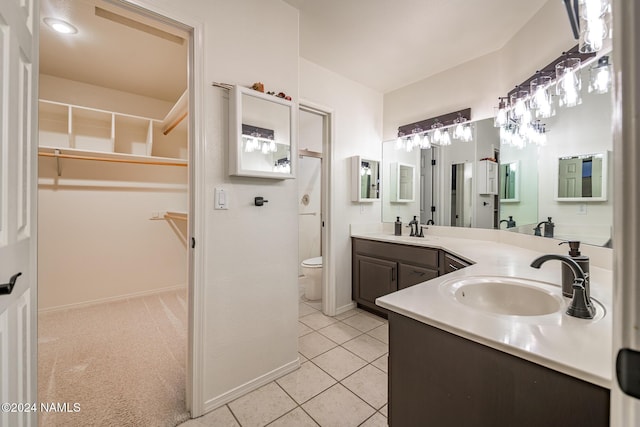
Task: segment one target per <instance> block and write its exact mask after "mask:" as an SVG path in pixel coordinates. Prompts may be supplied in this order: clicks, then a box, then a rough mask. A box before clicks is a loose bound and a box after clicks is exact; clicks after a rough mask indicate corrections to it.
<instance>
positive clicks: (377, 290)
mask: <svg viewBox="0 0 640 427" xmlns="http://www.w3.org/2000/svg"><path fill="white" fill-rule="evenodd" d="M352 249H353V264H352V276H353V277H352V291H353V299H354V300H355V301H356V302H357V303H358V304H359V305H360V306H363V307H364V308H367V309H369V310H373V311H376V312H378V313H384V312H385V310H384V309H382V308H380V307H378V306H377V305H376V304H375V301H376V298H378V297H381V296H383V295H386V294H390V293H391V292H395V291H397V290H399V289H404V288H408V287H409V286H413V285H416V284H418V283H422V282H424V281H427V280H430V279H433V278H434V277H438V275H439V263H440V255H439V250H438V249H432V248H424V247H420V246H410V245H401V244H396V243H385V242H378V241H373V240H366V239H357V238H353V239H352Z"/></svg>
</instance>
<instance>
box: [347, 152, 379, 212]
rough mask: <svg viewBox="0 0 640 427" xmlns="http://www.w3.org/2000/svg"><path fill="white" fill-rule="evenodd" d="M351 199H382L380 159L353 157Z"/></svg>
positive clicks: (357, 200)
mask: <svg viewBox="0 0 640 427" xmlns="http://www.w3.org/2000/svg"><path fill="white" fill-rule="evenodd" d="M351 177H352V178H351V200H352V201H354V202H374V201H377V200H380V161H379V160H372V159H364V158H362V157H360V156H353V157H352V158H351Z"/></svg>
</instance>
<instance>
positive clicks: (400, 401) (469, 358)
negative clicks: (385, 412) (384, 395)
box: [352, 227, 612, 427]
mask: <svg viewBox="0 0 640 427" xmlns="http://www.w3.org/2000/svg"><path fill="white" fill-rule="evenodd" d="M440 229H449V230H450V229H451V228H448V227H441V228H440ZM438 230H439V228H438V227H430V229H429V232H428V233H427V236H426V237H425V238H414V237H407V236H401V237H397V236H393V235H391V233H389V232H362V233H359V232H354V231H353V230H352V238H353V257H354V268H353V269H354V298H360V300H358V303H359V304H361V305H362V306H363V307H366V304H365V300H362V296H363V295H362V294H360V295H356V294H355V291H356V289H359V291H360V292H362V291H363V290H364V289H366V288H367V285H368V283H365V279H364V277H365V275H366V274H369V273H367V272H365V271H366V270H367V269H368V268H369V267H370V264H369V262H372V263H376V262H378V261H384V262H386V263H387V264H385V265H386V269H384V268H383V269H377V270H376V273H372V274H371V279H372V280H373V278H375V279H376V280H382V279H383V278H385V277H386V278H387V280H388V281H389V282H388V283H387V285H388V286H387V288H384V287H383V286H381V287H380V288H379V291H378V293H383V292H384V291H387V290H388V291H390V292H391V293H387V294H386V295H384V296H380V297H378V298H377V299H376V300H375V303H376V305H377V306H378V307H380V308H382V309H384V310H385V312H386V314H387V315H388V319H389V425H390V426H396V427H397V426H402V427H404V426H422V425H437V426H485V425H490V426H514V425H518V426H523V425H524V426H541V425H582V426H606V425H608V424H609V394H610V392H609V389H610V387H611V381H612V356H611V341H612V337H611V330H612V319H611V317H612V316H611V315H610V307H611V283H612V275H611V271H610V269H605V268H602V267H601V266H595V265H593V264H592V269H591V279H592V281H591V284H592V296H593V297H594V298H595V300H596V302H597V305H598V313H599V314H598V315H597V316H596V318H595V319H592V320H584V319H576V318H573V317H570V316H567V315H566V314H564V311H565V309H566V305H568V303H569V299H565V298H564V297H562V292H561V288H560V286H559V285H560V283H561V268H560V263H556V264H557V265H553V264H552V263H549V265H548V266H547V265H545V266H544V267H543V268H542V269H540V270H536V269H533V268H531V267H530V266H529V264H530V263H531V261H533V260H534V259H535V258H537V257H538V256H540V255H542V254H543V253H551V252H554V251H556V252H558V251H557V248H556V247H557V244H556V243H553V242H550V243H548V242H546V241H544V240H543V239H537V240H530V241H524V240H523V239H535V238H533V237H530V236H520V237H517V236H516V237H514V235H513V234H512V233H508V232H505V231H499V230H482V231H480V230H479V231H471V230H469V229H467V230H465V231H464V234H462V232H460V231H455V233H457V235H456V236H455V237H452V236H451V235H446V234H444V233H446V232H448V231H446V232H442V233H439V232H438ZM461 236H464V237H472V238H473V239H472V238H461ZM545 240H549V239H545ZM539 242H542V246H541V244H538V243H539ZM530 243H532V244H530ZM536 244H538V245H537V246H536ZM547 244H548V245H549V246H544V245H547ZM552 244H553V245H552ZM411 246H413V247H414V249H415V250H418V252H414V253H413V254H411V250H410V248H409V247H411ZM530 248H535V250H532V249H530ZM594 250H602V249H601V248H598V249H594ZM541 251H545V252H541ZM407 254H409V255H407ZM417 254H421V257H420V259H418V260H417V259H415V258H411V256H412V255H414V256H415V255H417ZM601 258H602V257H597V256H594V255H592V256H591V259H592V260H594V259H596V260H598V259H601ZM605 258H606V257H605ZM370 259H373V260H375V261H371V260H370ZM436 260H437V261H436ZM445 260H447V261H445ZM449 261H462V262H463V267H464V268H458V270H455V268H454V267H457V266H456V264H455V263H454V262H451V263H450V262H449ZM358 263H360V264H358ZM407 264H408V265H410V266H411V268H413V267H414V266H415V267H419V268H421V269H423V270H428V271H429V272H430V273H431V276H432V278H430V279H425V280H426V281H424V282H420V283H417V284H412V285H411V286H408V287H404V288H400V286H399V284H400V280H401V275H402V271H403V270H401V269H400V267H401V266H402V265H407ZM449 264H451V266H449ZM464 264H469V265H464ZM394 268H396V270H395V274H396V277H395V279H396V280H395V285H396V287H397V289H398V291H397V292H393V289H394V287H393V286H394V281H393V280H392V279H393V278H394V276H393V275H394V270H393V269H394ZM609 268H610V267H609ZM447 269H449V271H450V272H449V273H447V271H448V270H447ZM405 270H406V269H405ZM425 274H426V273H425ZM423 277H424V276H423ZM491 277H501V278H506V279H508V280H511V281H518V280H523V281H524V280H527V281H529V282H527V283H531V284H532V285H531V286H532V287H535V288H538V287H539V288H540V289H542V290H543V291H544V292H546V293H548V294H549V295H550V296H549V298H551V299H552V300H557V301H558V304H559V305H558V306H557V308H558V309H554V310H550V311H548V312H545V313H542V314H536V315H512V314H511V313H508V312H507V314H505V313H498V312H491V311H487V310H484V309H482V308H480V307H473V306H470V305H465V304H464V303H461V302H460V299H459V296H460V292H459V290H460V289H462V287H461V285H460V284H461V283H467V282H471V283H473V282H474V281H476V282H478V281H479V282H482V281H483V280H486V281H489V279H488V278H491ZM367 280H369V279H367ZM389 283H390V284H389ZM374 293H375V292H374ZM371 296H372V295H366V298H368V299H371ZM607 311H609V313H608V314H607V313H606V312H607Z"/></svg>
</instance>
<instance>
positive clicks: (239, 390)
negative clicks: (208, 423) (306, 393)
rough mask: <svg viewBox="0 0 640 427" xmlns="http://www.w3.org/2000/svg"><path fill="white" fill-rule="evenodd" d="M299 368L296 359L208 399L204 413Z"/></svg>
mask: <svg viewBox="0 0 640 427" xmlns="http://www.w3.org/2000/svg"><path fill="white" fill-rule="evenodd" d="M299 367H300V358H297V359H296V360H294V361H292V362H289V363H287V364H286V365H282V366H281V367H279V368H276V369H274V370H273V371H271V372H267V373H266V374H264V375H262V376H259V377H258V378H256V379H253V380H251V381H249V382H246V383H244V384H242V385H241V386H238V387H236V388H234V389H232V390H229V391H228V392H226V393H223V394H221V395H219V396H217V397H214V398H213V399H209V400H207V401H206V402H205V403H204V413H205V414H206V413H207V412H210V411H213V410H214V409H217V408H219V407H221V406H222V405H226V404H227V403H229V402H231V401H232V400H235V399H237V398H238V397H240V396H244V395H245V394H247V393H249V392H250V391H253V390H256V389H258V388H260V387H262V386H263V385H265V384H269V383H270V382H271V381H273V380H275V379H278V378H280V377H281V376H283V375H286V374H288V373H290V372H293V371H295V370H296V369H298V368H299Z"/></svg>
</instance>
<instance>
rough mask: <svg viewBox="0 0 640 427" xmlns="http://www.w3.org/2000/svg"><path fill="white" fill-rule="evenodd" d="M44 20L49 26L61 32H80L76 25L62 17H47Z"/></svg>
mask: <svg viewBox="0 0 640 427" xmlns="http://www.w3.org/2000/svg"><path fill="white" fill-rule="evenodd" d="M42 21H43V22H44V23H45V24H47V26H48V27H49V28H51V29H52V30H54V31H56V32H58V33H60V34H75V33H77V32H78V29H77V28H76V27H74V26H73V25H71V24H69V23H68V22H67V21H63V20H62V19H56V18H49V17H47V18H44V19H43V20H42Z"/></svg>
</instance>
